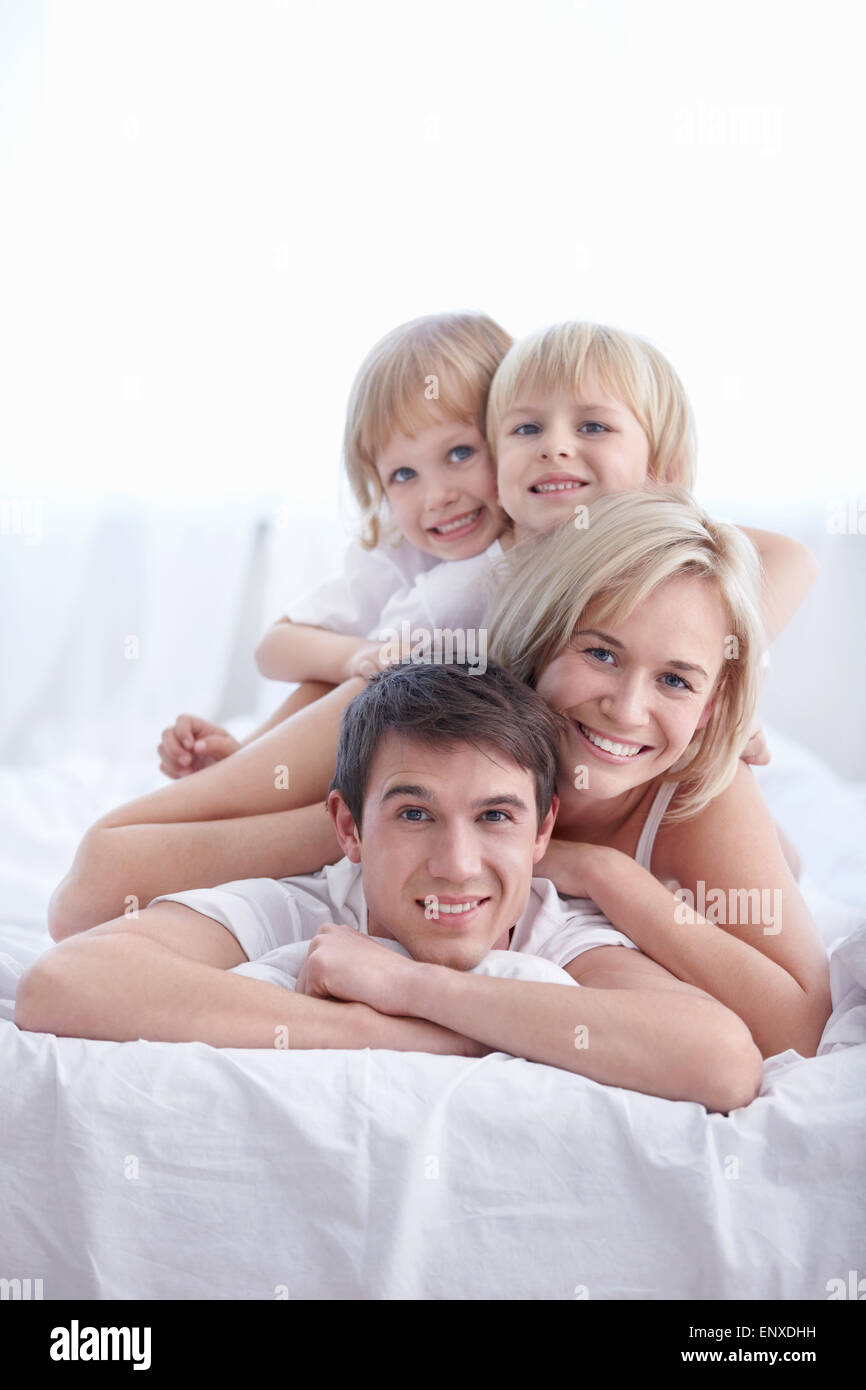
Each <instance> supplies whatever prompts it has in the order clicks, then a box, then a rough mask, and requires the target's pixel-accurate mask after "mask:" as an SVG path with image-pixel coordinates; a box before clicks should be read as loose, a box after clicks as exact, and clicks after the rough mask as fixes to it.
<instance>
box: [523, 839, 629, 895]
mask: <svg viewBox="0 0 866 1390" xmlns="http://www.w3.org/2000/svg"><path fill="white" fill-rule="evenodd" d="M615 854H619V850H615V849H609V848H608V847H607V846H606V845H589V844H585V843H584V842H582V841H578V840H557V839H552V840H551V841H550V843H549V844H548V846H547V851H546V853H545V855H544V858H543V859H540V860H539V861H538V863H537V864H536V865H535V869H534V871H533V875H534V877H535V878H549V879H550V881H551V883H552V884H553V886H554V888H555V889H556V891H557V893H561V894H562V896H563V897H565V898H591V897H592V896H593V886H594V884H595V882H596V876H597V874H598V873H599V871H600V870H601V869H602V868H603V862H604V860H605V859H606V858H609V856H611V855H615Z"/></svg>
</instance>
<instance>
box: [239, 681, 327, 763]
mask: <svg viewBox="0 0 866 1390" xmlns="http://www.w3.org/2000/svg"><path fill="white" fill-rule="evenodd" d="M333 689H334V687H333V685H329V684H328V683H327V682H326V681H304V683H303V684H302V685H299V686H298V688H297V690H293V691H292V693H291V695H289V696H288V697H287V698H286V699H285V700H284V701H283V703H282V704H281V705H280V706H279V707H278V708H277V709H275V710H274V712H273V714H272V715H271V716H270V718H269V719H266V720H265V722H264V724H260V725H259V726H258V728H256V729H253V731H252V733H251V734H247V736H246V738H242V739H241V742H240V746H241V748H246V747H247V746H248V745H249V744H251V743H255V741H256V739H257V738H261V736H262V734H268V733H270V731H271V729H276V728H277V727H278V726H279V725H280V724H282V723H284V722H285V720H287V719H291V717H292V715H293V714H297V713H298V711H299V710H302V709H306V707H307V705H311V704H312V703H313V701H314V700H321V698H322V696H323V695H327V694H328V693H329V692H330V691H332V690H333Z"/></svg>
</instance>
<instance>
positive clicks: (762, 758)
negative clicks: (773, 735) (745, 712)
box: [740, 719, 771, 767]
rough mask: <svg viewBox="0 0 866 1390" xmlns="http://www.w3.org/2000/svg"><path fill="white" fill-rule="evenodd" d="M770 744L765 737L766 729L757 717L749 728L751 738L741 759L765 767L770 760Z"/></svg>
mask: <svg viewBox="0 0 866 1390" xmlns="http://www.w3.org/2000/svg"><path fill="white" fill-rule="evenodd" d="M770 757H771V754H770V745H769V744H768V743H767V740H766V738H765V737H764V730H763V729H762V728H761V725H760V723H759V722H758V720H757V719H755V720H753V721H752V727H751V728H750V729H749V738H748V742H747V743H746V746H745V748H744V749H743V751H742V753H741V754H740V761H741V762H744V763H752V764H754V765H755V766H756V767H763V766H764V765H765V764H766V763H768V762H769V761H770Z"/></svg>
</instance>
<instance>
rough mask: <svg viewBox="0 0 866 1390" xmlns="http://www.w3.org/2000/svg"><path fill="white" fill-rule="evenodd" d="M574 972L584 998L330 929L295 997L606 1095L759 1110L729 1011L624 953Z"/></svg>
mask: <svg viewBox="0 0 866 1390" xmlns="http://www.w3.org/2000/svg"><path fill="white" fill-rule="evenodd" d="M593 956H594V957H596V959H595V960H594V961H593V960H592V959H591V958H592V957H593ZM600 957H604V958H605V959H604V960H603V961H602V960H601V959H600ZM635 957H637V958H638V959H637V960H635V959H634V958H635ZM567 969H568V972H569V974H571V975H572V977H573V978H574V979H575V980H578V981H579V983H580V984H581V985H582V988H581V989H580V990H576V989H569V988H566V987H565V986H564V985H560V984H542V983H537V982H534V981H528V980H504V979H496V978H494V977H490V976H484V975H476V974H474V973H472V972H471V971H461V970H454V969H451V968H450V967H448V966H442V965H431V964H427V963H424V962H419V961H415V960H412V959H411V958H410V957H406V956H403V955H399V954H397V953H396V952H394V951H389V950H388V949H387V948H386V947H383V946H380V945H379V944H378V943H377V942H373V941H370V939H369V937H364V936H362V935H361V934H360V933H358V932H354V931H350V930H349V929H347V928H345V927H340V926H336V925H331V926H325V927H322V928H320V930H319V932H318V933H317V935H316V936H315V937H314V938H313V940H312V942H311V944H310V949H309V952H308V954H307V960H306V964H305V966H304V968H303V970H302V972H301V974H300V975H299V976H298V982H297V988H298V990H302V989H303V990H304V991H305V993H307V994H309V995H311V996H313V997H314V998H315V997H319V998H336V999H344V1000H356V1001H359V1002H363V1003H366V1004H368V1005H369V1006H370V1007H371V1008H374V1009H376V1010H377V1011H378V1012H380V1013H383V1014H391V1015H396V1016H411V1017H414V1018H426V1019H429V1020H430V1021H431V1022H434V1023H438V1024H440V1025H441V1026H442V1027H444V1028H448V1029H452V1030H454V1031H455V1032H457V1033H459V1034H465V1035H467V1036H471V1037H475V1038H477V1039H478V1041H479V1042H480V1043H483V1044H485V1045H486V1046H487V1047H489V1048H491V1049H492V1050H494V1051H502V1052H509V1053H511V1054H512V1056H515V1057H525V1058H527V1059H528V1060H529V1061H530V1062H544V1063H547V1064H548V1065H549V1066H554V1067H561V1068H563V1069H564V1070H566V1071H571V1072H577V1073H578V1074H579V1075H581V1076H588V1077H590V1078H591V1079H592V1080H593V1081H599V1082H602V1083H603V1084H605V1085H608V1086H622V1087H625V1088H627V1089H629V1090H633V1091H643V1092H644V1093H646V1094H648V1095H655V1096H663V1097H665V1098H667V1099H669V1100H692V1101H697V1102H699V1103H700V1104H702V1105H705V1106H706V1107H707V1108H708V1109H710V1110H721V1111H728V1110H733V1109H736V1108H738V1107H739V1106H741V1105H748V1104H749V1103H750V1102H751V1101H752V1100H754V1098H755V1096H756V1095H757V1094H758V1090H759V1089H760V1085H761V1078H762V1067H761V1058H760V1054H759V1052H758V1049H757V1048H756V1047H755V1044H754V1042H753V1041H752V1039H751V1038H750V1036H749V1032H748V1029H747V1028H746V1027H745V1026H744V1025H743V1023H742V1022H741V1021H740V1019H738V1018H737V1017H736V1016H735V1015H734V1014H733V1013H732V1012H731V1011H730V1010H729V1009H726V1008H724V1007H722V1006H721V1005H720V1004H718V1003H717V1002H716V1000H714V999H711V998H709V997H708V996H707V995H706V994H704V993H703V992H702V991H700V990H698V989H695V988H693V987H692V986H689V985H684V984H682V982H681V981H679V980H675V979H673V978H672V976H671V975H670V974H669V973H668V972H667V971H666V970H663V969H661V968H660V967H659V966H658V965H656V964H655V963H654V962H653V961H650V960H647V959H646V958H645V957H642V956H639V953H638V952H637V951H630V950H624V949H623V948H622V947H621V946H610V947H601V948H596V949H595V950H592V951H586V952H584V953H583V955H581V956H578V957H576V958H575V959H574V960H573V961H572V962H571V963H570V965H569V966H568V967H567Z"/></svg>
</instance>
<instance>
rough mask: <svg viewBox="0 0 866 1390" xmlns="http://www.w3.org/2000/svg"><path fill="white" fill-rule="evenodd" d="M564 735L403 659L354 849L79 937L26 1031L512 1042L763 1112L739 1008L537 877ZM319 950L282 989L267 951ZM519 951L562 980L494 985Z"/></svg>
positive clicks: (344, 755)
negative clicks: (284, 875) (543, 961)
mask: <svg viewBox="0 0 866 1390" xmlns="http://www.w3.org/2000/svg"><path fill="white" fill-rule="evenodd" d="M559 735H560V723H559V718H558V716H557V715H555V714H554V713H553V712H552V711H551V710H550V709H549V707H548V706H547V705H546V704H545V703H544V701H543V700H542V699H541V698H540V697H539V696H538V695H536V694H535V692H534V691H533V690H531V689H530V688H529V687H528V686H526V685H525V684H523V683H522V682H520V681H518V680H516V679H515V678H513V677H512V676H510V675H509V674H508V673H507V672H506V671H504V670H502V669H501V668H499V667H496V666H489V667H488V669H487V671H486V672H485V673H480V672H475V671H470V670H469V669H468V668H466V667H465V666H460V665H456V664H454V665H428V666H419V665H417V664H413V663H411V662H404V663H403V664H402V665H399V666H395V667H390V668H388V669H387V670H385V671H383V672H381V673H379V674H378V675H377V676H376V677H375V678H374V679H373V680H371V681H369V682H368V684H367V685H366V687H365V688H364V690H363V691H362V692H361V694H360V695H358V696H357V697H356V698H355V700H353V701H352V703H351V705H349V707H348V708H347V710H346V711H345V714H344V717H343V725H342V730H341V737H340V745H339V749H338V755H337V768H336V772H335V775H334V779H333V782H332V784H331V789H330V792H329V796H328V810H329V812H330V815H331V817H332V819H333V822H334V826H335V829H336V833H337V835H338V838H339V840H340V844H341V846H342V848H343V849H344V851H345V855H346V858H345V859H343V860H341V861H340V863H339V864H337V865H334V866H332V867H329V868H326V869H324V870H322V871H321V872H320V873H318V874H315V875H311V876H309V877H306V878H297V879H283V880H279V881H277V880H272V879H248V880H244V881H240V882H236V883H230V884H223V885H221V886H220V887H218V888H213V889H202V890H197V891H194V892H186V893H177V894H172V895H168V896H166V897H163V898H157V899H154V901H153V902H152V903H151V904H150V906H149V907H147V908H146V909H145V910H144V911H143V912H142V913H141V915H140V917H139V918H138V919H137V920H134V919H133V920H131V919H128V918H124V917H121V918H117V919H116V920H114V921H112V922H106V923H105V924H104V925H102V926H98V927H94V928H92V929H91V930H90V931H87V932H84V933H81V934H80V935H78V936H75V937H71V938H69V939H68V940H66V941H63V942H62V943H61V944H60V945H58V946H56V947H55V948H54V949H53V950H50V951H48V952H47V953H46V954H45V955H44V956H42V957H41V958H40V959H39V960H38V961H36V963H35V964H34V965H33V966H32V967H31V968H30V970H29V971H28V972H27V973H26V975H25V976H24V977H23V979H22V981H21V984H20V987H19V991H18V997H17V1001H16V1009H15V1021H16V1023H17V1024H18V1026H19V1027H20V1028H24V1029H30V1030H33V1031H43V1032H54V1033H56V1034H58V1035H61V1036H73V1037H86V1038H105V1039H115V1040H117V1041H127V1040H132V1039H136V1038H146V1039H149V1040H152V1041H169V1042H171V1041H174V1042H188V1041H200V1042H205V1043H210V1044H211V1045H212V1046H214V1047H273V1046H275V1045H276V1046H281V1047H285V1046H286V1038H287V1040H288V1047H289V1049H298V1048H301V1049H309V1048H321V1047H333V1048H358V1047H375V1048H379V1047H381V1048H389V1049H392V1050H404V1051H429V1052H439V1053H451V1054H454V1053H456V1054H460V1055H464V1056H482V1055H485V1054H486V1053H487V1052H488V1051H490V1050H496V1051H504V1052H509V1053H512V1054H513V1055H516V1056H521V1057H525V1058H528V1059H529V1060H530V1061H535V1062H543V1063H547V1064H548V1065H552V1066H557V1067H562V1068H564V1069H566V1070H569V1071H573V1072H578V1073H580V1074H581V1075H584V1076H588V1077H591V1078H592V1079H593V1080H595V1081H599V1082H603V1083H606V1084H608V1085H615V1086H622V1087H626V1088H629V1089H632V1090H638V1091H644V1092H647V1093H649V1094H653V1095H658V1096H664V1097H667V1098H669V1099H672V1100H695V1101H699V1102H700V1103H702V1104H704V1105H706V1106H707V1108H708V1109H713V1110H721V1111H727V1110H730V1109H733V1108H736V1107H737V1106H740V1105H747V1104H748V1103H749V1102H750V1101H751V1100H752V1099H754V1097H755V1096H756V1095H757V1093H758V1090H759V1087H760V1082H761V1075H762V1064H761V1056H760V1053H759V1051H758V1049H757V1047H756V1046H755V1044H754V1042H753V1040H752V1038H751V1035H750V1033H749V1031H748V1029H747V1028H746V1026H745V1025H744V1024H743V1023H742V1021H741V1020H740V1019H738V1018H737V1017H736V1016H735V1015H734V1014H733V1013H732V1012H731V1011H730V1010H728V1009H726V1008H725V1007H724V1006H723V1005H721V1004H719V1003H718V1002H717V1001H716V1000H714V999H712V998H711V997H710V996H709V995H708V994H705V993H704V992H703V991H701V990H699V989H696V988H694V987H693V986H691V985H688V984H685V983H683V982H682V981H680V980H677V979H676V978H675V977H674V976H673V975H671V974H670V973H669V972H668V971H666V970H665V969H663V968H662V967H661V966H659V965H658V964H657V963H656V962H654V961H652V960H650V959H649V957H647V956H645V955H643V954H642V953H641V952H640V951H638V950H637V948H636V947H634V946H633V944H632V943H631V942H629V941H627V939H626V938H625V937H623V936H622V935H621V934H620V933H618V932H616V931H614V929H613V928H612V927H611V925H610V923H608V922H607V921H606V920H605V919H604V918H602V917H601V915H600V914H599V913H598V912H597V910H595V909H594V908H593V906H592V905H588V904H587V903H586V901H585V900H572V901H571V902H569V901H564V900H562V899H560V898H559V897H558V896H557V894H556V892H555V890H554V888H553V885H552V884H550V883H548V882H547V881H546V880H544V879H535V880H533V878H532V868H533V865H534V864H536V863H537V862H538V861H539V860H540V859H541V858H542V856H543V855H544V852H545V849H546V847H547V843H548V840H549V839H550V835H551V832H552V830H553V824H554V820H555V817H556V811H557V807H558V801H557V798H556V795H555V785H556V772H557V748H558V742H559ZM373 938H378V940H374V939H373ZM304 941H307V942H309V946H308V948H307V950H306V951H304V949H303V946H301V948H300V955H301V956H302V957H304V959H303V960H302V961H300V963H299V964H298V965H297V967H296V969H297V970H298V971H299V973H297V976H296V979H297V983H296V987H295V989H294V990H291V989H286V988H284V987H281V986H280V984H279V983H274V982H273V981H274V978H275V977H274V974H273V970H272V969H270V970H269V969H268V968H267V966H268V961H267V960H266V958H269V961H270V965H271V967H272V966H273V965H274V963H276V964H277V965H279V958H280V955H281V953H282V952H284V951H285V950H286V949H288V948H289V947H291V948H292V950H293V951H294V958H295V959H297V957H298V943H302V942H304ZM383 943H389V944H383ZM389 947H390V948H389ZM521 950H526V951H528V952H530V953H531V956H532V958H533V960H534V967H537V966H538V964H539V962H538V959H537V958H538V957H546V958H547V959H548V960H549V961H551V962H552V963H553V965H554V966H555V967H563V968H564V972H565V973H563V974H560V975H559V976H558V977H557V975H556V972H555V971H554V973H553V975H550V974H549V973H547V972H549V967H547V968H546V970H542V974H543V975H545V978H541V979H539V978H537V977H536V978H535V979H526V978H523V979H520V978H497V975H496V973H495V972H497V971H499V974H500V975H501V974H502V973H503V972H502V971H501V969H500V968H499V967H500V965H501V964H504V965H505V966H506V967H507V966H511V965H513V964H515V963H517V962H518V959H520V960H522V959H524V958H523V957H520V958H518V957H517V956H515V955H514V953H515V952H520V951H521ZM491 951H493V952H494V953H495V954H494V955H492V956H491V954H490V953H491ZM503 952H508V955H503V954H500V953H503ZM290 954H291V952H290ZM274 957H276V962H274ZM247 961H249V965H247V964H246V962H247ZM263 962H264V966H263V964H262V963H263ZM257 969H259V977H258V978H256V974H257ZM490 972H494V973H492V974H491V973H490ZM506 973H513V971H510V970H508V971H506ZM276 978H277V979H279V978H280V977H279V974H277V976H276ZM284 978H285V976H284ZM573 983H579V984H580V985H581V986H582V988H581V989H580V990H577V989H575V988H573V987H571V988H564V987H563V986H564V985H573Z"/></svg>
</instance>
